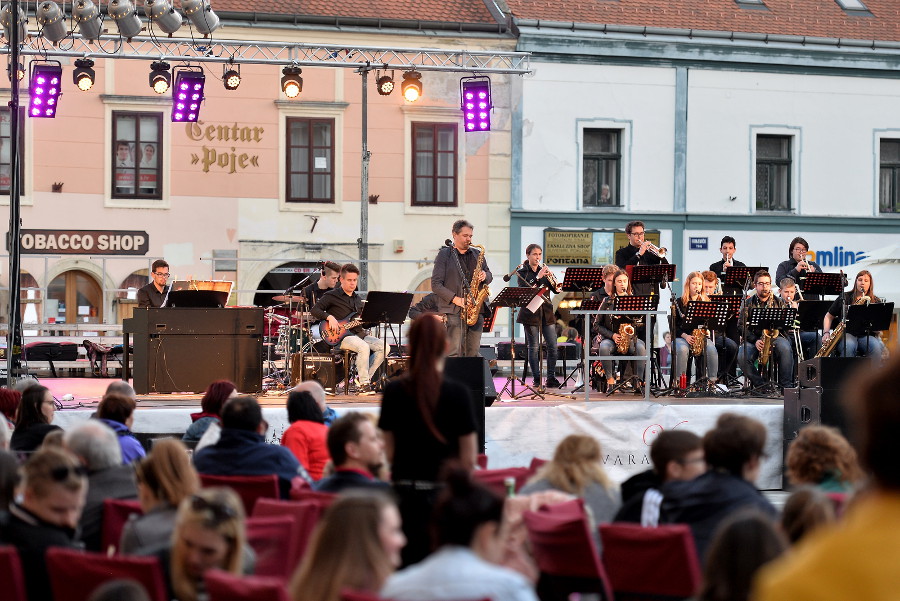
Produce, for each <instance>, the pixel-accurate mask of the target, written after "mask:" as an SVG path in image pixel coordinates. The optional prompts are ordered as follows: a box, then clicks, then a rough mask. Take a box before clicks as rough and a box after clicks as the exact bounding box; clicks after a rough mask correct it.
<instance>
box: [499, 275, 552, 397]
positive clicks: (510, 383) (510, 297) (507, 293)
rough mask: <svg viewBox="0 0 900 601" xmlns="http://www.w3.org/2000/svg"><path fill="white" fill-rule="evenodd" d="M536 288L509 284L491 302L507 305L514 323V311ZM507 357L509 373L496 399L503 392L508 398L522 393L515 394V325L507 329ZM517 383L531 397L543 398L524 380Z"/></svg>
mask: <svg viewBox="0 0 900 601" xmlns="http://www.w3.org/2000/svg"><path fill="white" fill-rule="evenodd" d="M537 292H538V291H537V290H535V289H534V288H530V287H529V288H517V287H515V286H509V287H507V288H504V289H503V290H501V291H500V294H498V295H497V297H496V298H494V300H493V301H492V302H491V304H492V305H493V306H494V307H508V308H509V309H510V318H511V320H512V323H513V324H515V323H516V312H517V309H519V308H520V307H524V306H526V305H528V303H530V302H531V301H532V300H533V299H534V298H535V296H536V295H537ZM509 357H510V373H509V376H507V378H506V383H505V384H504V385H503V388H501V389H500V393H499V394H498V395H497V398H498V399H501V400H502V398H503V393H504V392H505V393H507V394H508V395H509V399H508V400H511V401H512V400H519V398H521V396H522V393H520V394H516V380H518V378H517V377H516V330H515V326H513V327H511V328H510V329H509ZM519 383H520V384H521V385H522V388H523V392H524V391H529V390H530V391H531V393H532V395H533V396H532V398H534V397H535V396H536V397H539V398H544V397H543V396H542V395H541V393H540V392H538V391H537V390H535V389H534V388H533V387H531V386H528V385H527V384H526V383H525V381H524V380H519Z"/></svg>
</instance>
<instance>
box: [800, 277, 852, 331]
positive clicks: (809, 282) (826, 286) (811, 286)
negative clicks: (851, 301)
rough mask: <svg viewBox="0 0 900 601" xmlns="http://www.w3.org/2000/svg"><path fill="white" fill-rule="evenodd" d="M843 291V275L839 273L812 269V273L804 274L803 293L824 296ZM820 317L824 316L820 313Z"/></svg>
mask: <svg viewBox="0 0 900 601" xmlns="http://www.w3.org/2000/svg"><path fill="white" fill-rule="evenodd" d="M798 286H799V283H798ZM843 291H844V275H843V274H841V273H825V272H822V271H813V272H812V273H807V274H806V281H805V282H803V292H804V294H818V295H820V296H825V295H826V294H830V295H838V294H841V293H842V292H843ZM807 302H809V301H807ZM829 306H830V303H829ZM822 318H823V319H824V318H825V316H824V315H822Z"/></svg>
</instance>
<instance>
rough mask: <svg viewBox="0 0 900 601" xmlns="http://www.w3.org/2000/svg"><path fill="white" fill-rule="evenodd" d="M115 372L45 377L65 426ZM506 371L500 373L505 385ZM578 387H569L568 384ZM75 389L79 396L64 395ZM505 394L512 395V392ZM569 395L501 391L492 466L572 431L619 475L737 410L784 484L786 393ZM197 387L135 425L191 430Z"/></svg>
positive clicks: (549, 447) (517, 460)
mask: <svg viewBox="0 0 900 601" xmlns="http://www.w3.org/2000/svg"><path fill="white" fill-rule="evenodd" d="M112 381H113V380H111V379H104V378H42V379H41V380H40V382H41V384H43V385H44V386H47V387H48V388H49V389H50V390H51V391H52V392H53V395H54V396H55V397H56V398H57V399H60V401H61V403H62V406H63V409H62V410H60V411H57V413H56V417H55V418H54V422H53V423H54V424H57V425H59V426H61V427H63V428H66V427H71V426H72V425H74V424H76V423H78V422H80V421H82V420H85V419H88V418H89V417H90V415H91V413H93V412H94V411H95V410H96V407H97V404H98V403H99V402H100V398H101V397H102V396H103V392H104V391H105V390H106V387H107V386H108V384H109V383H110V382H112ZM505 382H506V378H496V379H495V384H496V386H497V390H500V389H501V388H502V387H503V384H504V383H505ZM559 392H561V393H563V394H571V392H570V391H568V390H560V391H559ZM66 395H72V397H73V398H72V400H63V399H64V397H66ZM504 396H505V395H504ZM573 396H574V398H566V397H565V396H557V395H547V396H546V397H545V398H544V399H522V400H512V399H508V398H501V399H498V400H497V401H495V402H494V404H493V405H492V406H491V407H487V408H486V409H485V438H486V452H487V455H488V457H489V467H491V468H500V467H513V466H523V465H528V463H529V462H530V461H531V459H532V458H533V457H540V458H544V459H548V458H550V457H552V455H553V450H554V448H555V447H556V444H557V443H558V442H559V441H560V440H561V439H562V438H564V437H565V436H566V435H568V434H572V433H579V434H589V435H591V436H594V437H595V438H597V440H599V441H600V443H601V445H602V447H603V453H604V463H605V465H606V468H607V470H608V471H609V473H610V476H611V477H612V478H613V479H614V480H615V481H617V482H621V481H623V480H625V479H627V478H628V477H630V476H632V475H634V474H636V473H638V472H640V471H643V470H646V469H648V468H649V467H650V457H649V449H650V444H651V443H652V442H653V439H654V438H655V437H656V435H657V434H659V432H661V431H663V430H668V429H673V428H683V429H686V430H690V431H692V432H695V433H697V434H698V435H701V436H702V434H703V433H704V432H705V431H706V430H708V429H709V428H711V427H712V426H713V425H714V424H715V421H716V419H717V418H718V416H719V415H720V414H721V413H723V412H725V411H732V412H736V413H740V414H743V415H747V416H750V417H753V418H755V419H757V420H759V421H761V422H762V423H763V424H765V426H766V429H767V431H768V433H769V436H768V440H767V447H766V455H767V458H766V460H765V463H764V464H763V469H762V472H761V475H760V478H759V480H758V481H757V485H758V486H759V487H760V488H762V489H767V490H778V489H781V488H782V483H781V473H782V438H783V418H784V401H783V399H778V398H776V399H773V398H752V397H744V398H722V397H709V398H690V399H680V398H672V397H659V398H655V399H653V398H651V400H650V401H649V402H648V401H645V400H644V399H643V398H642V397H638V396H635V395H633V394H621V393H616V394H614V395H612V396H609V397H607V396H606V395H604V394H601V393H596V392H592V393H591V394H590V400H589V401H588V402H585V401H584V393H583V392H582V393H580V394H575V395H573ZM200 397H201V395H197V394H159V395H140V396H139V398H138V411H137V412H136V414H135V418H134V427H133V429H134V431H135V433H139V434H146V435H154V436H173V435H178V436H180V435H181V434H183V433H184V431H185V430H186V429H187V427H188V426H189V425H190V424H191V418H190V414H191V413H193V412H196V411H199V410H200V409H199V407H200ZM259 400H260V404H261V405H262V406H263V414H264V416H265V419H266V420H267V421H268V422H269V432H268V436H267V437H268V438H269V440H270V441H272V442H278V441H279V440H280V438H281V435H282V433H283V432H284V430H285V429H286V428H287V427H288V425H289V424H288V421H287V411H286V409H285V401H286V395H285V394H284V393H280V394H273V393H266V394H263V395H261V396H259ZM380 400H381V397H380V396H379V395H375V396H362V397H357V396H341V395H336V396H329V398H328V405H329V406H330V407H332V408H333V409H334V410H335V411H337V413H338V414H342V413H345V412H347V411H365V412H372V413H377V412H378V411H379V407H380Z"/></svg>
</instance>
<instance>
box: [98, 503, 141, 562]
mask: <svg viewBox="0 0 900 601" xmlns="http://www.w3.org/2000/svg"><path fill="white" fill-rule="evenodd" d="M132 514H137V515H144V510H143V509H141V503H140V501H129V500H125V499H106V500H105V501H103V530H102V533H103V538H102V544H103V546H102V547H101V549H102V550H103V551H107V550H108V549H109V548H110V547H113V548H114V549H116V550H118V548H119V541H120V540H121V539H122V530H123V529H124V528H125V524H126V522H128V518H129V517H131V515H132Z"/></svg>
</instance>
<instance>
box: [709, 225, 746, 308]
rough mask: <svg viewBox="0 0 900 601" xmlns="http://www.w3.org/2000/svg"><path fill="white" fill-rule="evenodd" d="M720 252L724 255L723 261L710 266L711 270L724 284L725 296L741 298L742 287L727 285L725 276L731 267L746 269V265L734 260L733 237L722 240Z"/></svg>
mask: <svg viewBox="0 0 900 601" xmlns="http://www.w3.org/2000/svg"><path fill="white" fill-rule="evenodd" d="M719 252H721V253H722V259H721V260H720V261H716V262H715V263H713V264H712V265H710V266H709V270H710V271H712V272H713V273H715V274H716V277H717V278H719V281H720V282H722V292H721V293H722V294H724V295H725V296H740V294H741V287H740V286H736V285H733V284H726V283H725V274H726V272H727V271H728V268H729V267H746V265H744V264H743V263H741V262H740V261H738V260H737V259H735V258H734V252H735V242H734V238H732V237H731V236H725V237H724V238H722V242H721V243H720V244H719Z"/></svg>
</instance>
